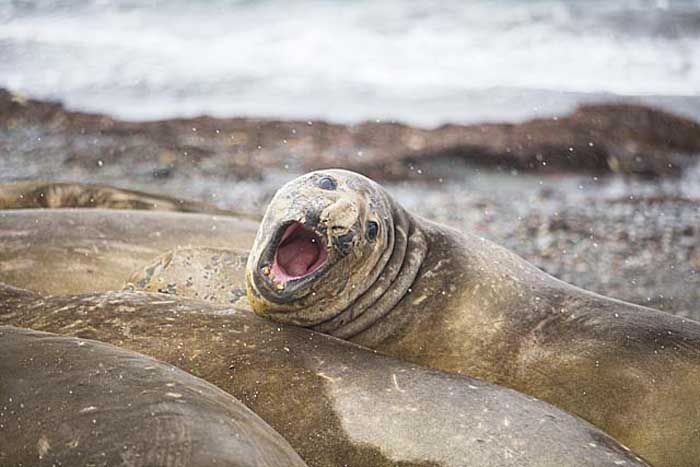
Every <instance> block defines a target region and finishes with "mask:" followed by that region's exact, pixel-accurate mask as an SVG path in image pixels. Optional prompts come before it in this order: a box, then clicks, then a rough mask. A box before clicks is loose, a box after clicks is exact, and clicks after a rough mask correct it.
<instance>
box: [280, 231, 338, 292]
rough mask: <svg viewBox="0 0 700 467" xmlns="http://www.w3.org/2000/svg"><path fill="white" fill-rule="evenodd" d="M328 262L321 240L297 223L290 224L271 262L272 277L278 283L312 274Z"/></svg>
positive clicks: (314, 233)
mask: <svg viewBox="0 0 700 467" xmlns="http://www.w3.org/2000/svg"><path fill="white" fill-rule="evenodd" d="M327 260H328V253H327V252H326V249H325V248H324V246H323V243H322V242H321V238H320V237H319V236H318V235H317V234H316V232H314V231H312V230H311V229H308V228H306V227H304V226H303V225H302V224H300V223H299V222H292V223H291V224H290V225H289V226H288V227H287V229H286V230H285V231H284V234H282V238H281V239H280V242H279V245H278V247H277V251H275V256H274V260H273V262H272V268H271V269H272V271H271V272H272V275H273V277H274V279H275V280H276V281H277V282H278V283H282V284H284V283H287V282H289V281H293V280H297V279H302V278H304V277H306V276H308V275H310V274H313V273H314V272H315V271H317V270H318V269H319V268H321V266H323V265H324V264H325V263H326V261H327Z"/></svg>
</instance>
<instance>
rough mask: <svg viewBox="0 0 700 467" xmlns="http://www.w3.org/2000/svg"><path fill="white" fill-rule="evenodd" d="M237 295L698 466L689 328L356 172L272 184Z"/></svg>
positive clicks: (641, 449)
mask: <svg viewBox="0 0 700 467" xmlns="http://www.w3.org/2000/svg"><path fill="white" fill-rule="evenodd" d="M329 181H332V182H329ZM331 185H332V188H330V186H331ZM297 224H299V225H301V226H302V227H300V228H298V229H297V230H294V231H293V232H292V233H291V234H288V232H289V229H290V227H289V226H290V225H297ZM373 225H376V226H375V227H373ZM301 228H303V234H302V235H297V234H296V232H298V231H299V229H301ZM290 238H291V239H292V240H291V241H290V240H289V239H290ZM345 238H350V239H351V240H350V241H348V242H346V241H345V240H344V239H345ZM324 251H325V253H324ZM290 258H292V259H290ZM246 284H247V290H248V297H249V299H250V303H251V305H252V307H253V309H254V310H255V312H256V313H258V314H259V315H260V316H263V317H266V318H270V319H272V320H275V321H278V322H281V323H289V324H295V325H300V326H305V327H309V328H311V329H314V330H317V331H321V332H324V333H328V334H330V335H333V336H336V337H340V338H344V339H349V340H351V341H353V342H355V343H359V344H362V345H364V346H367V347H371V348H373V349H376V350H379V351H381V352H382V353H386V354H389V355H392V356H395V357H398V358H401V359H403V360H406V361H410V362H414V363H418V364H421V365H425V366H428V367H432V368H436V369H440V370H444V371H448V372H454V373H460V374H463V375H469V376H473V377H477V378H480V379H483V380H486V381H490V382H492V383H497V384H501V385H504V386H508V387H511V388H514V389H517V390H519V391H521V392H524V393H527V394H531V395H533V396H535V397H537V398H539V399H542V400H545V401H547V402H550V403H552V404H553V405H556V406H558V407H560V408H562V409H564V410H566V411H568V412H570V413H573V414H575V415H578V416H580V417H582V418H584V419H586V420H588V421H590V422H592V423H593V424H594V425H596V426H598V427H600V428H602V429H603V430H604V431H606V432H607V433H609V434H611V435H612V436H614V437H615V438H616V439H618V440H620V441H621V442H623V443H624V444H626V445H628V446H630V448H631V449H633V450H634V451H635V452H637V453H639V454H641V455H642V456H644V457H645V458H646V459H648V460H649V461H650V462H652V463H653V464H654V465H657V466H668V467H682V466H697V465H698V459H700V384H698V382H699V381H700V324H699V323H697V322H694V321H690V320H686V319H681V318H678V317H675V316H672V315H670V314H667V313H663V312H660V311H656V310H652V309H649V308H644V307H641V306H637V305H633V304H629V303H625V302H622V301H619V300H614V299H610V298H606V297H603V296H600V295H596V294H594V293H591V292H587V291H585V290H582V289H579V288H576V287H574V286H571V285H569V284H566V283H564V282H562V281H559V280H557V279H555V278H553V277H551V276H549V275H548V274H546V273H544V272H542V271H540V270H539V269H537V268H535V267H534V266H532V265H531V264H529V263H527V262H526V261H525V260H523V259H521V258H520V257H518V256H516V255H514V254H512V253H510V252H509V251H507V250H505V249H503V248H501V247H499V246H497V245H495V244H493V243H491V242H489V241H487V240H485V239H483V238H479V237H476V236H473V235H469V234H463V233H461V232H458V231H457V230H454V229H452V228H449V227H446V226H443V225H439V224H436V223H433V222H430V221H428V220H426V219H423V218H420V217H418V216H415V215H413V214H410V213H408V212H406V211H405V210H404V209H403V208H402V207H401V206H399V205H398V204H397V203H396V202H395V201H394V200H392V198H391V196H390V195H389V194H388V193H387V192H386V191H385V190H384V189H383V188H382V187H381V186H379V185H378V184H377V183H375V182H373V181H371V180H369V179H367V178H365V177H363V176H361V175H359V174H355V173H352V172H348V171H344V170H322V171H318V172H313V173H310V174H307V175H304V176H302V177H300V178H297V179H296V180H293V181H291V182H289V183H288V184H286V185H285V186H283V187H282V188H281V189H280V190H279V191H278V192H277V194H276V195H275V196H274V198H273V199H272V201H271V203H270V205H269V207H268V209H267V212H266V214H265V216H264V218H263V221H262V224H261V225H260V229H259V231H258V234H257V237H256V240H255V244H254V246H253V249H252V251H251V254H250V256H249V260H248V265H247V273H246Z"/></svg>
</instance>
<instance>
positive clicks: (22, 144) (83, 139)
mask: <svg viewBox="0 0 700 467" xmlns="http://www.w3.org/2000/svg"><path fill="white" fill-rule="evenodd" d="M0 88H3V91H0V182H3V183H6V182H13V181H19V180H33V181H37V180H51V181H75V182H85V183H104V184H109V185H113V186H117V187H123V188H131V189H140V190H146V191H150V192H156V193H161V194H167V195H172V196H180V197H185V198H189V199H195V200H200V201H207V202H209V203H212V204H216V205H218V206H219V207H224V208H235V209H237V210H242V211H246V212H249V213H252V214H254V215H259V214H261V213H262V211H263V210H264V207H265V205H266V203H267V201H268V200H269V198H270V197H271V196H272V194H273V193H274V191H275V189H276V188H277V187H279V185H280V184H281V183H283V182H284V181H286V180H288V179H290V178H292V177H294V176H296V175H298V174H300V173H302V172H305V171H308V170H313V169H316V168H321V167H330V166H335V167H346V168H350V169H353V170H357V171H360V172H363V173H365V174H367V175H369V176H371V177H373V178H375V179H378V180H379V181H381V182H382V183H384V184H385V185H386V186H387V187H388V188H389V190H390V191H391V192H392V193H393V194H394V195H396V196H397V197H398V198H399V200H400V201H401V202H402V203H404V204H405V205H406V206H407V207H408V208H409V209H411V210H413V211H414V212H416V213H418V214H420V215H422V216H425V217H428V218H430V219H434V220H438V221H440V222H445V223H448V224H451V225H453V226H455V227H457V228H459V229H462V230H464V231H468V232H472V233H476V234H478V235H482V236H484V237H487V238H490V239H492V240H494V241H496V242H498V243H500V244H503V245H505V246H507V247H509V248H511V249H512V250H514V251H516V252H517V253H519V254H521V255H523V256H524V257H526V258H527V259H528V260H530V261H532V262H534V263H535V264H536V265H538V266H539V267H541V268H543V269H545V270H546V271H548V272H550V273H551V274H554V275H556V276H557V277H560V278H562V279H564V280H567V281H569V282H573V283H574V284H577V285H580V286H583V287H585V288H588V289H592V290H595V291H598V292H601V293H604V294H608V295H612V296H614V297H618V298H622V299H626V300H630V301H634V302H636V303H640V304H644V305H650V306H654V307H657V308H660V309H664V310H667V311H671V312H673V313H676V314H680V315H683V316H692V317H695V318H700V305H698V303H700V273H698V271H700V166H699V165H698V161H699V160H700V159H699V158H698V156H699V155H700V125H699V124H698V120H700V1H689V0H683V1H680V0H679V1H672V0H658V1H645V0H618V1H615V2H608V1H594V0H585V1H584V0H569V1H564V0H558V1H554V0H537V1H527V0H501V1H485V0H478V1H457V0H454V1H452V0H441V1H427V0H426V1H410V0H374V1H369V0H366V1H360V0H357V1H352V0H323V1H298V0H287V1H281V0H246V1H243V0H241V1H235V0H191V1H185V0H2V1H0Z"/></svg>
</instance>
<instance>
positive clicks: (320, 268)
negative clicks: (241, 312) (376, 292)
mask: <svg viewBox="0 0 700 467" xmlns="http://www.w3.org/2000/svg"><path fill="white" fill-rule="evenodd" d="M392 234H393V224H392V215H391V202H390V200H389V199H388V197H387V195H386V193H385V191H384V190H383V189H382V188H381V187H380V186H379V185H377V184H376V183H375V182H373V181H371V180H369V179H367V178H365V177H363V176H361V175H359V174H356V173H353V172H348V171H344V170H323V171H318V172H312V173H309V174H306V175H304V176H301V177H299V178H297V179H295V180H292V181H291V182H289V183H287V184H286V185H285V186H283V187H282V188H281V189H280V190H279V191H278V192H277V193H276V194H275V196H274V197H273V199H272V201H271V202H270V205H269V206H268V208H267V212H266V213H265V217H264V218H263V220H262V223H261V225H260V229H259V230H258V235H257V238H256V240H255V244H254V245H253V249H252V251H251V254H250V256H249V259H248V266H247V273H246V285H247V288H248V295H249V298H250V301H251V304H252V306H253V309H254V310H255V311H256V312H257V313H259V314H261V315H264V316H268V317H272V318H274V319H276V320H279V321H284V322H289V323H293V324H299V325H304V326H311V325H315V324H318V323H320V322H323V321H325V320H327V319H330V318H332V317H333V316H334V315H335V314H337V313H338V311H340V309H342V308H344V307H345V306H347V304H349V303H350V302H352V300H353V299H355V298H356V297H357V296H358V295H359V294H360V293H361V292H362V291H363V290H362V289H363V287H362V284H363V283H365V282H366V281H367V280H368V279H369V277H370V276H371V275H372V271H373V269H375V268H376V267H377V266H379V265H380V263H381V259H382V256H383V255H384V252H385V250H386V245H387V242H388V241H390V240H391V239H392V238H391V237H393V235H392Z"/></svg>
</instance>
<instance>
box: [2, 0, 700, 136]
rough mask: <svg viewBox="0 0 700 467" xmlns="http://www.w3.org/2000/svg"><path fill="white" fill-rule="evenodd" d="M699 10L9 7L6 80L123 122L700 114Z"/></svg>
mask: <svg viewBox="0 0 700 467" xmlns="http://www.w3.org/2000/svg"><path fill="white" fill-rule="evenodd" d="M698 51H700V2H699V1H692V2H691V1H670V0H661V1H643V0H620V1H616V2H607V1H590V0H572V1H561V0H560V1H553V0H540V1H525V0H520V1H514V0H511V1H505V0H504V1H499V2H496V1H486V0H479V1H472V2H465V1H461V0H439V1H438V0H436V1H410V0H372V1H371V0H364V1H359V0H358V1H349V0H347V1H341V0H335V1H333V0H324V1H299V0H284V1H283V0H267V1H261V0H257V1H256V0H248V1H242V0H241V1H236V0H196V1H185V0H150V1H147V0H142V1H136V0H119V1H118V0H0V86H4V87H8V88H11V89H13V90H15V91H19V92H22V93H25V94H28V95H31V96H35V97H40V98H53V99H60V100H63V101H64V102H65V103H66V104H67V105H68V106H69V107H71V108H74V109H81V110H90V111H99V112H106V113H110V114H113V115H116V116H119V117H122V118H126V119H156V118H170V117H176V116H193V115H198V114H211V115H215V116H263V117H282V118H300V119H306V118H323V119H329V120H333V121H339V122H356V121H359V120H365V119H374V118H381V119H397V120H401V121H405V122H408V123H413V124H419V125H427V126H432V125H437V124H440V123H443V122H448V121H449V122H474V121H481V120H501V121H503V120H509V121H517V120H522V119H524V118H528V117H532V116H536V115H550V114H554V113H562V112H565V111H567V110H570V109H571V108H572V107H573V106H574V105H576V104H577V103H580V102H586V101H597V100H601V99H602V100H618V99H620V98H626V99H629V100H632V101H635V102H646V103H651V104H654V105H659V106H663V107H666V108H670V109H673V110H675V111H677V112H680V113H684V114H686V115H689V116H692V117H695V118H699V119H700V52H698Z"/></svg>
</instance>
